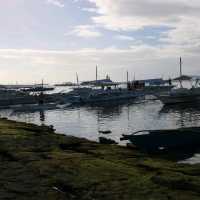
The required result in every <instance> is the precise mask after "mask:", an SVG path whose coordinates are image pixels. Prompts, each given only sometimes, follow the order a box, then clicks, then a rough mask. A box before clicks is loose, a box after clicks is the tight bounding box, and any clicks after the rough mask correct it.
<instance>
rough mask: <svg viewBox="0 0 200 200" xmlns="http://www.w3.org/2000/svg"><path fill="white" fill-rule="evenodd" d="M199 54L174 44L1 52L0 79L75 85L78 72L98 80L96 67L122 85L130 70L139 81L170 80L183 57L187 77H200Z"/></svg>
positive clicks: (175, 73)
mask: <svg viewBox="0 0 200 200" xmlns="http://www.w3.org/2000/svg"><path fill="white" fill-rule="evenodd" d="M187 48H188V47H186V49H187ZM199 50H200V48H199ZM198 52H199V51H197V52H196V54H194V52H191V54H189V53H188V52H187V53H186V51H185V49H184V48H179V46H177V45H172V44H171V45H168V46H163V47H158V46H149V45H146V44H142V43H140V44H134V42H133V45H132V46H131V47H130V48H124V49H119V48H116V47H107V48H104V49H92V48H87V49H79V50H40V49H38V50H33V49H0V58H1V59H0V66H2V69H3V70H2V71H1V74H0V79H1V82H3V81H5V82H6V81H7V80H11V78H10V77H9V74H12V80H18V81H20V82H23V81H24V82H28V81H29V82H30V81H32V82H34V81H35V80H38V79H39V80H40V79H42V78H44V77H45V80H46V81H49V82H52V81H61V82H62V81H66V80H68V81H74V79H75V72H78V73H79V77H80V80H92V79H94V77H95V66H96V65H98V66H99V68H100V71H101V73H100V77H102V78H104V76H105V75H106V74H107V73H109V74H110V75H111V77H112V79H114V80H116V81H122V79H123V78H124V80H125V78H126V70H129V72H130V74H134V72H136V77H137V78H139V79H142V78H154V77H161V75H164V77H165V78H169V76H171V77H175V76H176V75H177V74H178V69H179V64H178V58H179V55H182V56H183V63H184V65H183V71H184V73H188V74H199V73H200V68H199V66H198V63H199V62H200V58H199V55H198ZM191 55H192V56H191ZM4 69H5V70H4ZM176 69H177V70H176ZM5 71H6V72H5ZM88 72H90V73H88ZM93 72H94V73H93Z"/></svg>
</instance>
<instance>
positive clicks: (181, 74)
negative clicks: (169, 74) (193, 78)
mask: <svg viewBox="0 0 200 200" xmlns="http://www.w3.org/2000/svg"><path fill="white" fill-rule="evenodd" d="M181 76H182V58H181V57H180V77H181Z"/></svg>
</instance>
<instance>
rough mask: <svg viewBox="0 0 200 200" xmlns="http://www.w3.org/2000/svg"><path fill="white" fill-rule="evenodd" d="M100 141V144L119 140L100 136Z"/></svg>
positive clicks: (113, 142)
mask: <svg viewBox="0 0 200 200" xmlns="http://www.w3.org/2000/svg"><path fill="white" fill-rule="evenodd" d="M99 143H100V144H117V142H115V141H114V140H112V139H107V138H105V137H99Z"/></svg>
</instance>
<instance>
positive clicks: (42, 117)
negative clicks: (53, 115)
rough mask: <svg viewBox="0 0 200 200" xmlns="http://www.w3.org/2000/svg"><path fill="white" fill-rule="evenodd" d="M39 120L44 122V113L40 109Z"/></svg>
mask: <svg viewBox="0 0 200 200" xmlns="http://www.w3.org/2000/svg"><path fill="white" fill-rule="evenodd" d="M40 121H41V123H42V124H43V123H44V122H45V113H44V111H43V110H41V111H40Z"/></svg>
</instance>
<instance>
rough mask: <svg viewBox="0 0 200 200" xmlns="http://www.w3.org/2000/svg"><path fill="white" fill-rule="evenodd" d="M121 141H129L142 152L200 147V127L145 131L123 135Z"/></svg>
mask: <svg viewBox="0 0 200 200" xmlns="http://www.w3.org/2000/svg"><path fill="white" fill-rule="evenodd" d="M122 136H123V137H122V138H121V140H122V141H123V140H129V141H130V142H131V143H132V144H134V145H135V146H136V147H138V148H140V149H142V150H149V151H158V150H163V149H176V148H181V147H182V148H187V147H188V148H190V147H195V146H198V145H200V127H190V128H180V129H170V130H143V131H138V132H135V133H133V134H131V135H122Z"/></svg>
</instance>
